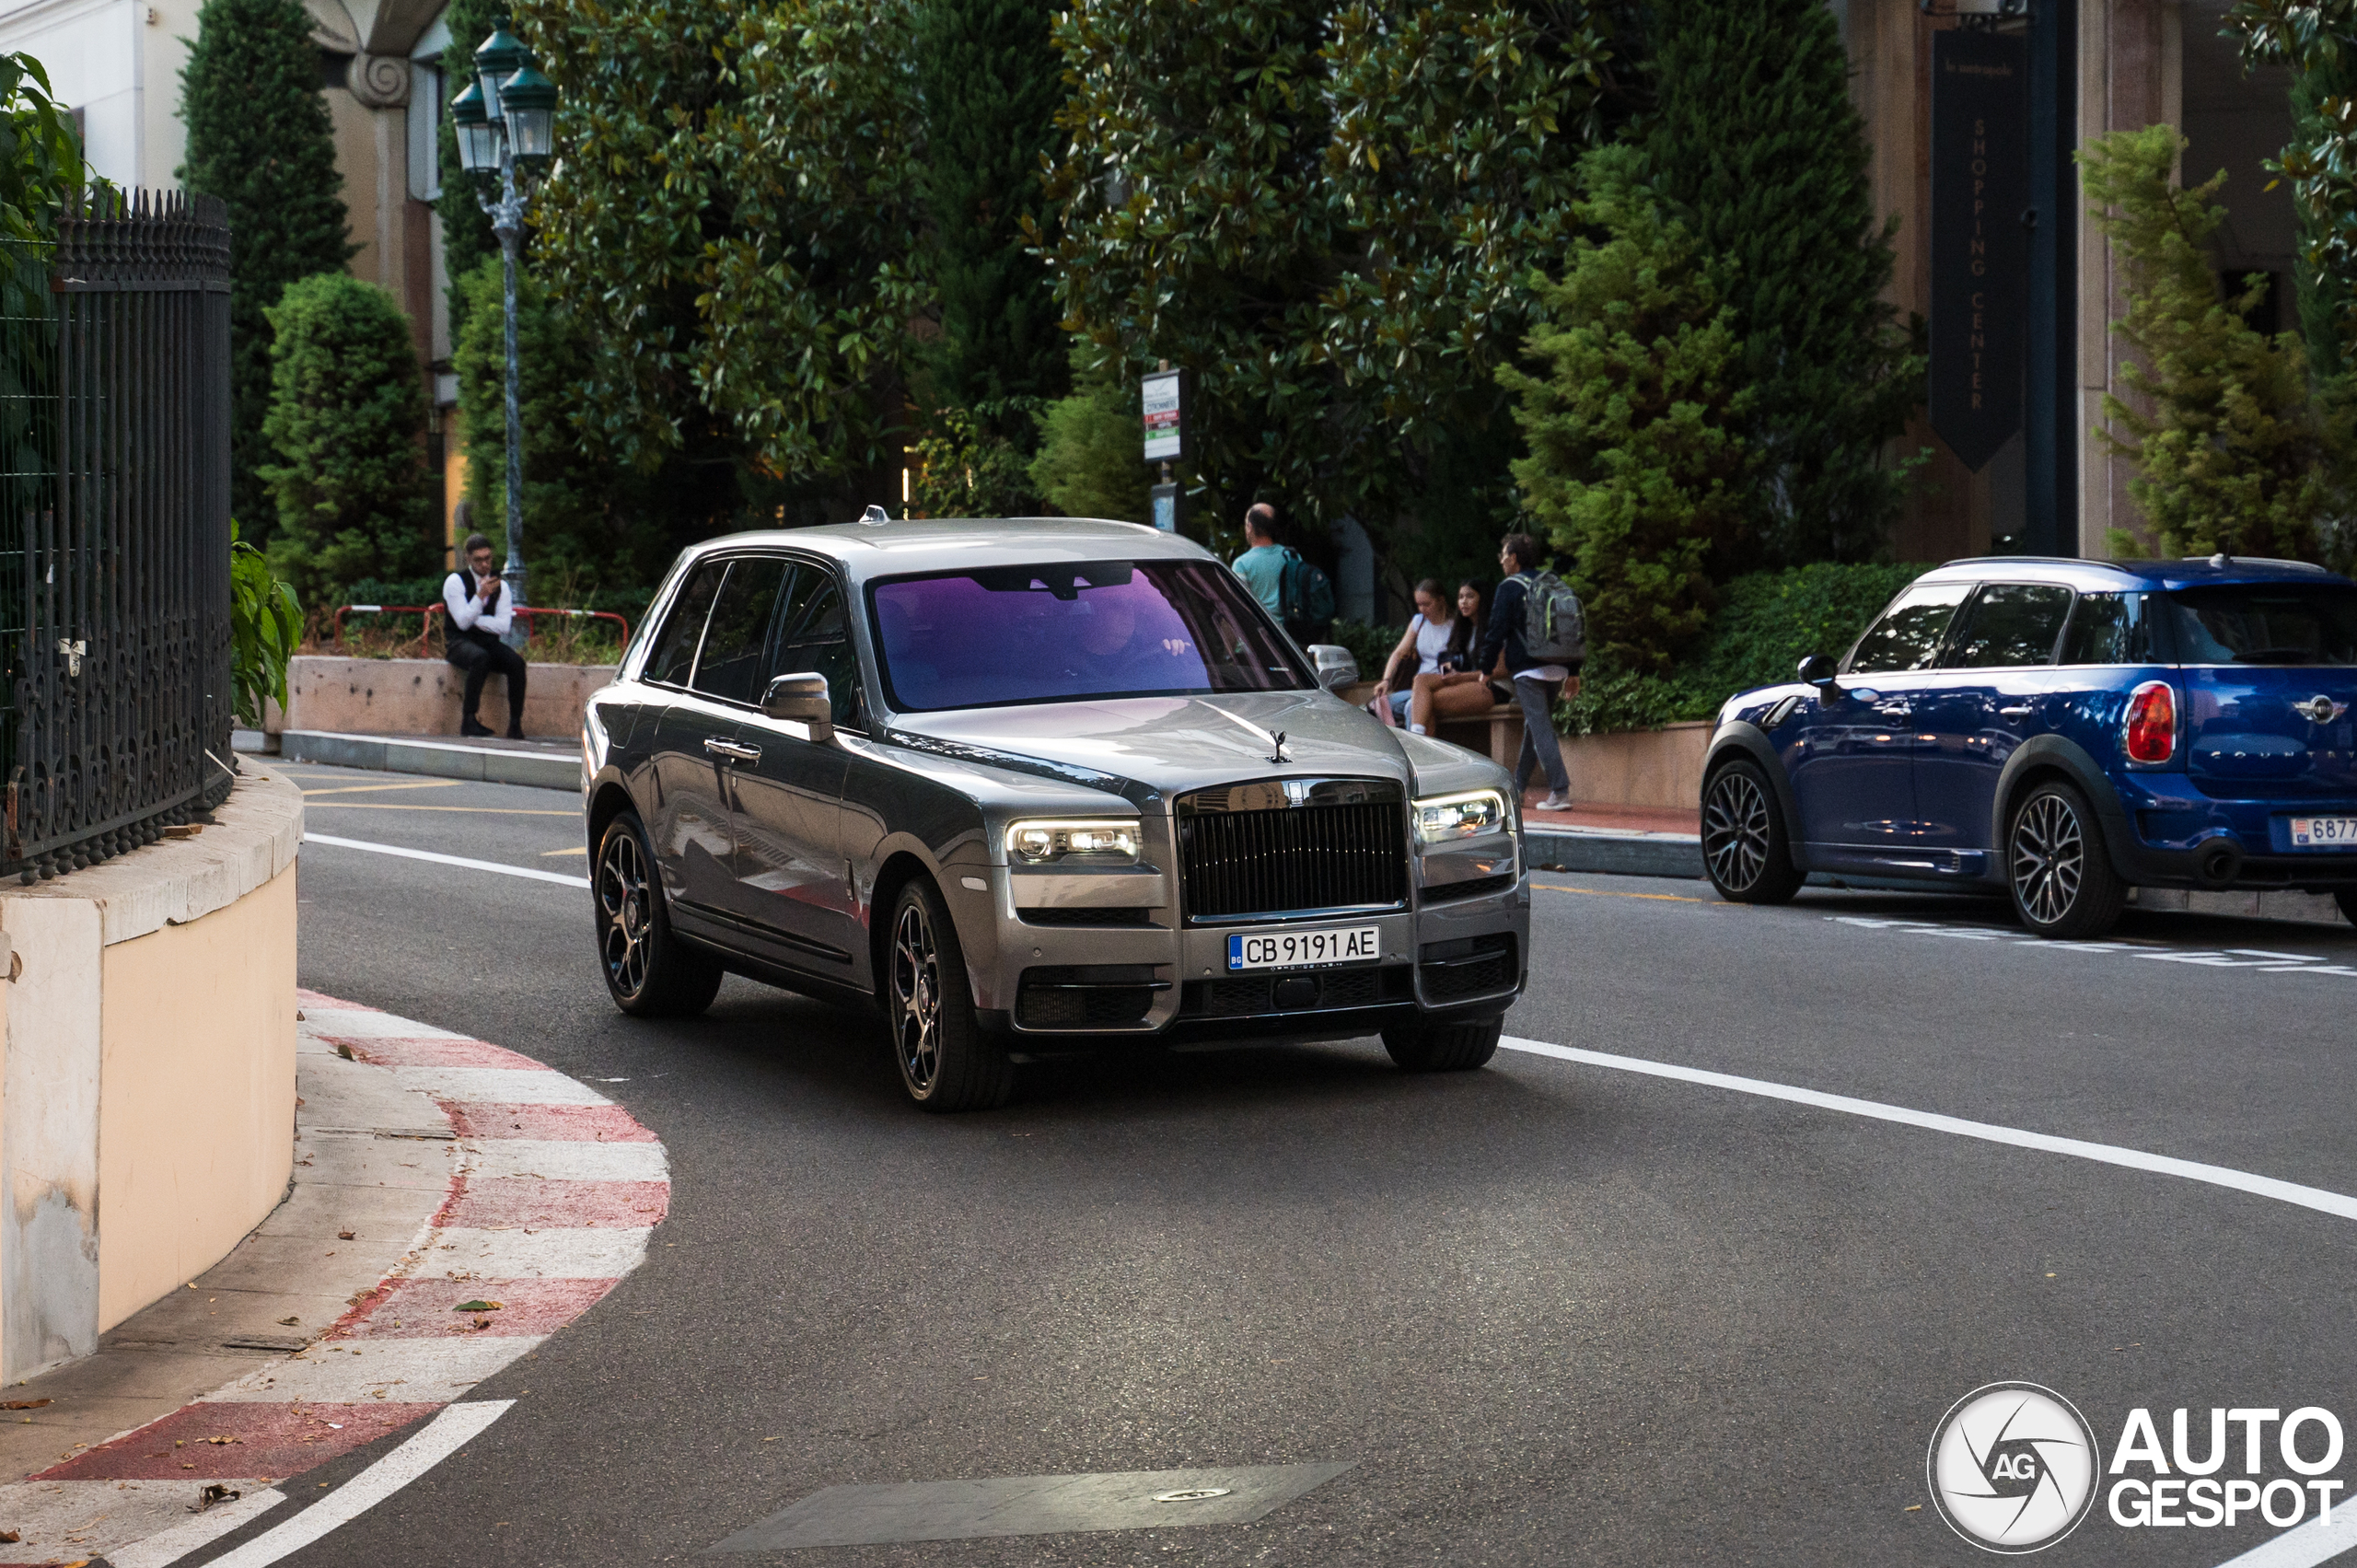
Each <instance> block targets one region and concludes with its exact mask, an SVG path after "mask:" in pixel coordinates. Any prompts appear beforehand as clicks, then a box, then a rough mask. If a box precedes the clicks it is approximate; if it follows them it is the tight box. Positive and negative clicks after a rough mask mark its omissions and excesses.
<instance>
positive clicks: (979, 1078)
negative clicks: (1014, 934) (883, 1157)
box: [878, 877, 1015, 1111]
mask: <svg viewBox="0 0 2357 1568" xmlns="http://www.w3.org/2000/svg"><path fill="white" fill-rule="evenodd" d="M882 958H883V964H882V969H883V976H882V981H883V983H882V984H881V985H880V986H879V987H878V990H879V991H880V992H881V993H882V996H881V1000H882V1002H883V1004H884V1013H885V1016H886V1018H887V1020H888V1023H889V1024H890V1027H891V1030H892V1061H893V1064H894V1065H895V1066H897V1067H899V1068H900V1086H901V1087H902V1088H904V1089H906V1090H908V1092H909V1098H911V1099H912V1100H914V1101H916V1102H917V1104H919V1105H921V1106H923V1107H924V1109H927V1110H943V1111H949V1110H984V1109H989V1108H991V1107H992V1106H995V1105H1001V1104H1004V1102H1005V1099H1006V1097H1007V1095H1008V1094H1009V1093H1011V1092H1012V1091H1013V1089H1014V1087H1015V1066H1014V1063H1010V1062H1009V1061H1008V1060H1007V1057H1006V1051H1005V1048H1004V1046H1003V1045H1001V1044H1000V1043H999V1041H998V1040H994V1039H993V1038H992V1037H991V1036H989V1035H987V1034H985V1033H983V1032H982V1028H981V1020H979V1019H978V1018H976V1017H975V1016H974V990H973V985H972V983H971V982H970V981H969V980H968V979H967V976H966V953H965V949H964V948H963V947H961V946H959V944H958V928H957V926H956V925H955V924H954V923H952V922H951V921H950V918H949V911H948V908H947V906H946V905H945V904H944V903H943V902H942V901H941V891H940V889H937V888H935V886H934V885H933V883H932V882H931V881H930V880H928V879H926V878H925V877H917V878H916V879H914V880H913V881H911V882H910V883H909V884H908V885H907V886H906V887H904V888H902V889H900V896H899V897H898V898H897V899H895V900H893V902H892V923H891V925H890V927H889V928H888V935H887V939H886V946H885V949H884V952H883V954H882Z"/></svg>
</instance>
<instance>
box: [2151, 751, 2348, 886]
mask: <svg viewBox="0 0 2357 1568" xmlns="http://www.w3.org/2000/svg"><path fill="white" fill-rule="evenodd" d="M2153 779H2154V775H2150V774H2142V775H2136V776H2134V777H2132V778H2131V779H2130V780H2129V781H2127V784H2126V787H2125V788H2122V789H2120V790H2119V795H2120V797H2121V798H2120V799H2119V803H2118V808H2117V815H2116V816H2115V817H2114V818H2113V819H2112V820H2110V821H2107V823H2106V824H2105V825H2106V826H2107V828H2109V829H2110V830H2111V831H2110V834H2109V837H2110V841H2111V854H2112V862H2113V865H2114V867H2115V869H2117V870H2118V871H2119V874H2120V876H2121V877H2123V878H2124V879H2125V880H2127V881H2129V882H2131V883H2133V884H2135V885H2137V886H2140V887H2158V888H2186V889H2230V888H2245V889H2270V888H2276V889H2282V888H2295V889H2304V890H2307V891H2314V892H2324V891H2328V890H2337V889H2344V888H2351V887H2357V845H2351V846H2345V847H2302V846H2301V845H2299V844H2298V843H2297V842H2295V841H2294V837H2293V819H2294V818H2303V817H2351V818H2357V799H2341V800H2248V799H2235V800H2228V799H2216V798H2212V796H2205V795H2201V794H2200V793H2199V792H2197V791H2194V790H2191V789H2183V790H2181V791H2177V792H2171V793H2161V792H2159V791H2155V790H2154V789H2152V788H2150V787H2148V786H2149V785H2150V784H2152V782H2153Z"/></svg>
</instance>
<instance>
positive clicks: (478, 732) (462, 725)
mask: <svg viewBox="0 0 2357 1568" xmlns="http://www.w3.org/2000/svg"><path fill="white" fill-rule="evenodd" d="M459 734H460V735H469V736H482V737H483V738H485V739H488V738H490V737H491V726H489V725H487V724H483V723H482V722H481V721H479V720H477V719H475V718H472V717H467V718H462V719H460V720H459Z"/></svg>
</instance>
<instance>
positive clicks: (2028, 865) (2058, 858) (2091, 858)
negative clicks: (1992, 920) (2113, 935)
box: [2005, 779, 2128, 941]
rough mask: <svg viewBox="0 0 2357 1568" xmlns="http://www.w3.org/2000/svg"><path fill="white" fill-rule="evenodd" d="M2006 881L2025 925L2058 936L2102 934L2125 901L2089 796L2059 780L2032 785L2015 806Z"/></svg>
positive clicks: (2009, 831)
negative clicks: (2090, 804) (2089, 804)
mask: <svg viewBox="0 0 2357 1568" xmlns="http://www.w3.org/2000/svg"><path fill="white" fill-rule="evenodd" d="M2005 885H2006V887H2007V888H2009V889H2012V891H2013V895H2014V914H2015V915H2016V916H2018V917H2019V918H2020V920H2021V923H2022V924H2023V925H2024V926H2026V927H2027V928H2028V929H2029V930H2030V931H2031V932H2032V933H2033V934H2034V935H2039V936H2051V937H2056V938H2059V939H2061V940H2063V941H2071V940H2073V939H2077V938H2082V937H2087V936H2100V935H2103V934H2104V933H2105V932H2107V931H2108V930H2110V929H2111V928H2112V926H2113V924H2114V923H2116V922H2118V920H2119V912H2120V910H2121V909H2122V908H2123V907H2124V906H2125V905H2126V904H2127V902H2128V889H2127V887H2126V885H2125V884H2123V883H2122V882H2121V881H2120V880H2119V873H2118V872H2116V871H2114V870H2113V869H2112V868H2111V855H2110V854H2109V853H2108V851H2107V849H2106V848H2105V845H2104V842H2103V826H2102V824H2101V823H2099V822H2097V821H2096V814H2095V811H2094V809H2093V808H2092V807H2089V806H2088V805H2087V797H2086V796H2084V795H2082V794H2080V793H2079V790H2078V787H2077V786H2076V785H2074V784H2065V783H2063V782H2062V781H2061V780H2060V779H2049V780H2047V781H2046V782H2045V783H2044V784H2038V785H2037V786H2036V787H2034V788H2033V789H2031V790H2030V792H2029V793H2028V794H2027V795H2025V796H2022V798H2021V802H2020V804H2019V805H2017V806H2015V807H2014V811H2013V816H2012V819H2011V820H2010V822H2009V824H2008V826H2007V827H2006V830H2005Z"/></svg>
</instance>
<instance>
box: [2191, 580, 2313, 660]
mask: <svg viewBox="0 0 2357 1568" xmlns="http://www.w3.org/2000/svg"><path fill="white" fill-rule="evenodd" d="M2161 597H2162V598H2163V599H2164V601H2165V603H2166V605H2167V607H2168V615H2169V621H2170V627H2171V630H2172V631H2173V632H2174V633H2176V635H2177V658H2178V661H2179V662H2180V663H2184V664H2282V665H2316V666H2328V667H2340V666H2349V665H2357V587H2351V586H2350V585H2348V584H2346V583H2222V584H2219V585H2217V586H2215V587H2194V588H2178V589H2177V590H2176V591H2175V592H2173V593H2169V594H2166V595H2164V596H2161Z"/></svg>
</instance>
